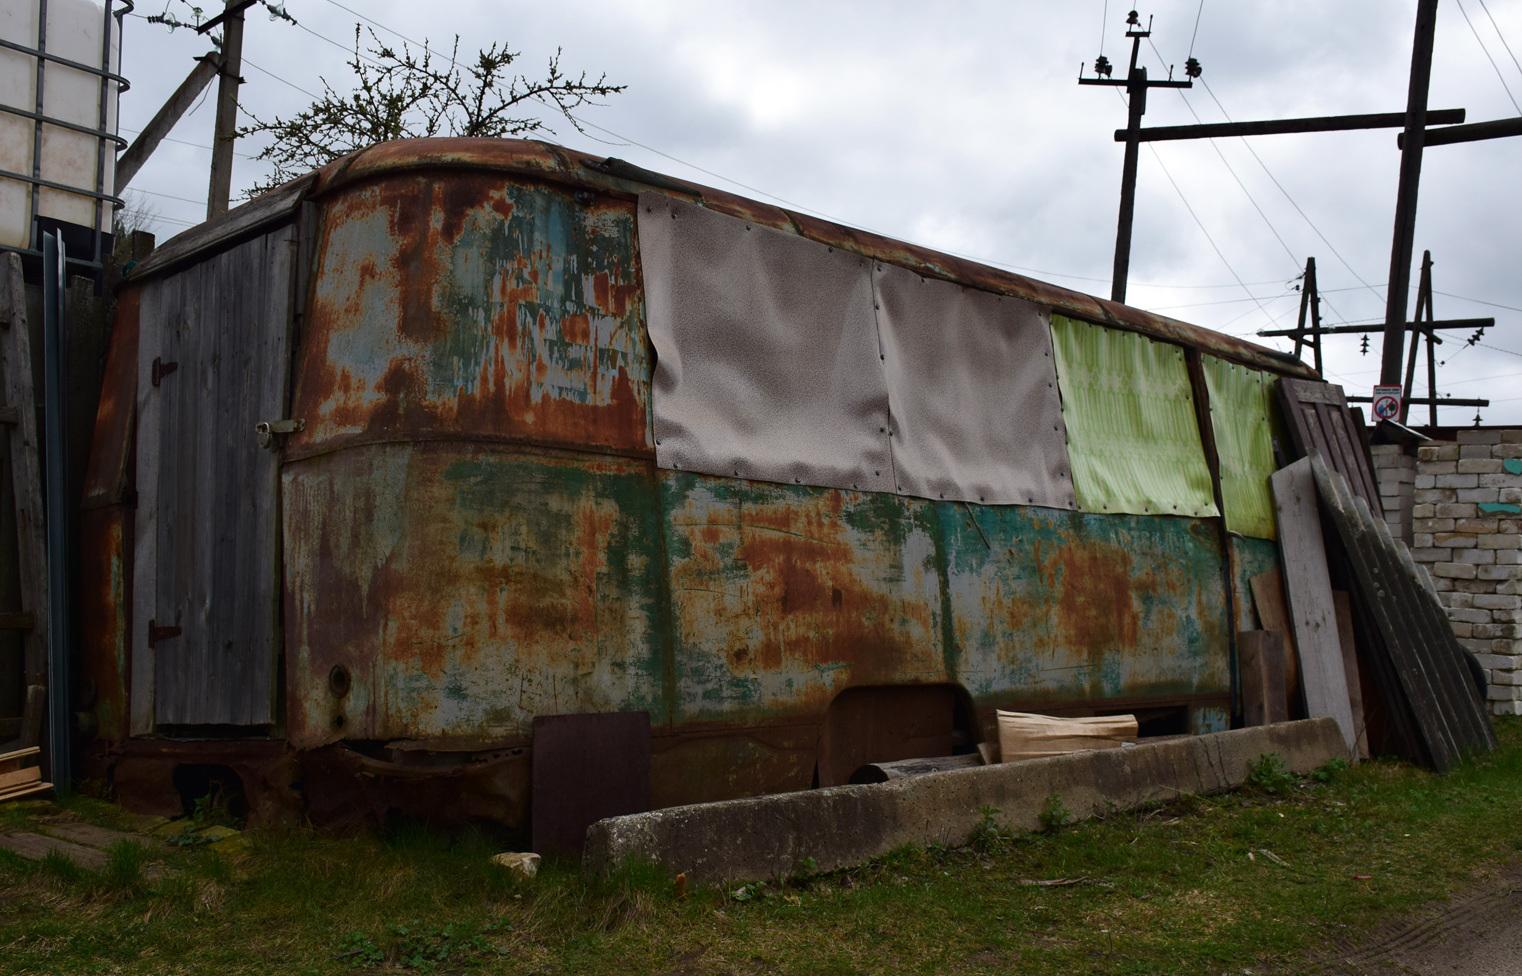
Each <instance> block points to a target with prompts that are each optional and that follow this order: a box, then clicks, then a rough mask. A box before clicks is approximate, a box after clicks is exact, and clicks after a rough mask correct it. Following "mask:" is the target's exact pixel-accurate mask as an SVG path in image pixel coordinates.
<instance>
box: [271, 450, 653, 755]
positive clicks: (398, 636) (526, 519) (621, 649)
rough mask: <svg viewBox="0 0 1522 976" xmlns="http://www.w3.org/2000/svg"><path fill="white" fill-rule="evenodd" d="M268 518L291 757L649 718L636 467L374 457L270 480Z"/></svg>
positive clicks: (648, 569)
mask: <svg viewBox="0 0 1522 976" xmlns="http://www.w3.org/2000/svg"><path fill="white" fill-rule="evenodd" d="M283 501H284V538H285V543H284V545H285V549H284V559H285V621H286V627H287V645H286V646H287V655H288V659H287V665H286V674H287V702H288V730H289V732H288V734H289V737H290V741H291V743H292V744H293V745H295V746H296V747H298V748H302V749H307V748H312V747H315V746H319V745H323V744H325V743H329V742H336V741H338V740H339V739H341V738H349V739H419V740H427V741H429V742H433V743H436V744H438V745H440V746H441V747H446V746H447V747H449V748H459V747H461V746H462V745H468V744H470V743H472V742H511V741H525V740H526V738H527V736H528V733H529V731H530V728H531V725H532V722H533V719H534V716H535V715H539V714H553V713H560V712H579V711H585V712H605V711H623V710H631V709H638V710H642V711H648V712H650V713H651V715H652V719H653V720H656V721H665V720H666V719H667V707H666V699H665V690H664V689H665V681H666V674H665V670H664V662H663V655H662V653H661V649H662V646H663V645H662V638H663V634H664V633H665V630H666V628H665V625H664V623H663V618H662V603H661V600H660V598H659V594H660V592H661V581H660V574H661V572H662V567H661V563H660V559H659V545H658V541H657V540H658V538H659V530H658V528H657V525H656V513H655V504H654V492H653V490H652V484H651V478H650V466H649V463H648V462H642V461H634V460H629V459H623V458H615V457H603V458H599V457H595V456H585V455H584V456H581V457H575V456H568V455H559V454H549V453H543V452H537V451H512V450H507V449H504V448H502V447H501V446H483V445H476V444H459V443H439V442H434V443H421V444H415V445H409V444H386V445H374V446H370V447H365V448H358V449H350V450H344V451H339V452H335V453H331V454H324V455H320V456H317V457H313V458H309V459H307V460H304V461H297V462H292V463H288V464H287V465H286V466H285V469H284V472H283ZM340 667H341V668H343V669H344V670H345V672H346V675H347V677H343V678H339V677H335V669H336V668H340Z"/></svg>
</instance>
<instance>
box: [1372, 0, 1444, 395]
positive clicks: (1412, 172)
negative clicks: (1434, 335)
mask: <svg viewBox="0 0 1522 976" xmlns="http://www.w3.org/2000/svg"><path fill="white" fill-rule="evenodd" d="M1436 28H1437V0H1417V6H1416V37H1415V39H1414V40H1413V41H1412V44H1411V84H1410V88H1409V89H1408V90H1407V93H1406V131H1405V134H1404V137H1403V138H1402V140H1401V155H1400V188H1399V189H1398V190H1397V191H1396V195H1395V234H1394V242H1393V243H1392V245H1391V248H1390V277H1389V279H1388V280H1389V282H1390V285H1389V292H1388V294H1387V296H1386V298H1385V341H1384V349H1383V351H1382V354H1381V357H1380V365H1379V382H1380V385H1381V386H1397V385H1399V384H1400V381H1401V375H1400V374H1401V359H1402V355H1401V354H1402V352H1404V349H1403V346H1404V343H1405V339H1406V291H1407V290H1408V289H1409V288H1410V287H1411V247H1412V241H1413V239H1414V237H1415V233H1416V191H1417V185H1418V183H1419V182H1420V180H1421V175H1422V137H1423V136H1424V135H1425V133H1426V127H1427V87H1428V83H1429V82H1430V81H1431V79H1432V37H1433V34H1434V32H1435V31H1436ZM1413 341H1415V340H1414V339H1413Z"/></svg>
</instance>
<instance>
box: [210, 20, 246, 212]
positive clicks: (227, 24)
mask: <svg viewBox="0 0 1522 976" xmlns="http://www.w3.org/2000/svg"><path fill="white" fill-rule="evenodd" d="M255 2H256V0H227V6H226V7H225V8H224V9H223V11H222V13H221V14H220V15H218V16H216V17H213V18H212V19H211V20H209V21H207V22H206V23H204V24H202V25H201V26H200V27H197V28H196V31H197V32H198V33H202V34H204V33H206V32H207V31H209V30H211V29H212V28H213V27H217V26H221V28H222V70H221V75H222V77H221V79H220V81H219V83H218V86H217V131H216V134H215V136H214V137H213V138H212V141H211V187H210V189H209V190H208V191H207V194H206V219H207V220H212V219H214V218H216V217H220V216H221V215H222V214H225V213H227V208H228V205H229V203H230V202H231V199H232V189H233V139H234V137H235V135H236V133H237V131H238V86H239V85H240V84H242V83H243V79H242V77H240V76H241V74H242V72H243V11H244V10H245V9H247V8H248V7H251V6H253V4H254V3H255Z"/></svg>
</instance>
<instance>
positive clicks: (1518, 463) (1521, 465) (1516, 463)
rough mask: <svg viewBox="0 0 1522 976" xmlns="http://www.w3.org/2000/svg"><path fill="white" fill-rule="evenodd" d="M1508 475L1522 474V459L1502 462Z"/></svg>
mask: <svg viewBox="0 0 1522 976" xmlns="http://www.w3.org/2000/svg"><path fill="white" fill-rule="evenodd" d="M1501 467H1502V468H1504V469H1505V470H1506V473H1507V474H1522V458H1507V459H1506V460H1504V461H1502V462H1501Z"/></svg>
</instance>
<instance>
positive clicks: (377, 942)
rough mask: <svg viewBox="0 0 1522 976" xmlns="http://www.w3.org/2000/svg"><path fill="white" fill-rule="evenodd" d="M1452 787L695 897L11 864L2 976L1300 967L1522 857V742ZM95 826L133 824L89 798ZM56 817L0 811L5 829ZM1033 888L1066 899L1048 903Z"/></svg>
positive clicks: (552, 879) (1314, 796)
mask: <svg viewBox="0 0 1522 976" xmlns="http://www.w3.org/2000/svg"><path fill="white" fill-rule="evenodd" d="M1498 727H1499V731H1500V734H1501V740H1502V748H1501V749H1500V750H1499V751H1498V752H1496V753H1495V754H1493V755H1491V756H1489V757H1486V758H1484V759H1481V760H1477V761H1473V762H1470V763H1468V764H1466V765H1464V766H1462V767H1460V768H1459V769H1458V770H1456V771H1454V772H1453V773H1451V774H1449V775H1448V776H1442V777H1440V776H1435V775H1432V774H1430V773H1427V772H1424V771H1422V770H1419V769H1415V768H1413V767H1411V766H1408V765H1404V764H1401V763H1396V762H1392V761H1376V762H1369V763H1363V764H1360V765H1359V766H1356V767H1353V768H1340V767H1339V766H1337V765H1331V766H1328V767H1326V768H1324V769H1323V770H1320V771H1318V773H1317V774H1316V775H1314V776H1311V777H1307V778H1304V779H1301V778H1297V777H1291V776H1287V775H1286V774H1285V773H1284V771H1283V768H1282V766H1279V765H1277V764H1275V763H1274V762H1271V761H1265V762H1261V763H1259V764H1258V766H1257V767H1255V770H1254V774H1253V783H1252V785H1251V786H1249V787H1248V788H1246V789H1244V790H1242V791H1240V792H1237V793H1233V794H1229V795H1225V796H1218V797H1193V796H1185V797H1182V798H1180V799H1179V800H1178V801H1177V802H1174V803H1171V804H1168V805H1165V806H1158V807H1153V808H1149V809H1145V810H1140V811H1132V812H1126V813H1119V812H1117V813H1112V814H1110V815H1108V816H1106V817H1105V818H1103V819H1101V820H1090V821H1086V822H1083V823H1078V824H1071V823H1069V822H1068V820H1069V814H1068V811H1067V809H1066V808H1065V807H1064V805H1063V804H1062V798H1061V797H1052V798H1049V799H1048V801H1047V807H1046V815H1044V816H1043V818H1042V823H1043V830H1042V831H1041V832H1039V833H1034V834H1023V835H1018V836H1015V835H1010V834H1008V833H1007V832H1004V831H1002V830H1000V829H999V828H998V826H997V824H996V821H995V818H994V815H993V811H988V812H987V816H986V817H985V821H984V824H983V825H982V826H981V827H980V828H979V829H978V830H977V831H976V832H975V834H974V836H973V838H972V840H971V842H970V843H969V844H968V845H967V846H966V847H961V848H955V849H947V848H932V849H928V850H920V849H905V850H900V851H896V852H894V853H893V854H891V855H888V856H886V857H883V858H880V859H878V860H876V861H874V862H872V863H871V864H868V865H865V866H863V867H860V868H855V869H851V870H846V871H835V872H825V873H818V872H813V871H809V872H808V873H807V875H806V876H804V877H800V878H795V879H791V880H788V881H783V882H778V881H770V882H767V883H765V884H755V883H752V884H747V885H729V886H725V887H723V888H716V887H705V886H701V885H694V884H687V885H686V886H685V888H679V887H678V886H677V885H675V884H674V883H673V882H672V881H671V879H670V878H668V877H667V875H666V873H665V872H664V871H661V870H658V869H654V868H651V867H649V866H636V867H631V868H630V869H628V870H627V871H625V872H623V873H622V874H620V875H619V876H617V877H614V878H610V879H603V880H597V881H588V880H584V879H582V878H581V877H580V876H579V874H578V873H577V871H576V870H575V866H574V865H569V864H563V863H555V862H550V863H547V864H545V865H544V867H543V868H542V869H541V872H540V875H539V877H538V878H536V879H534V880H532V881H521V880H517V879H515V878H514V877H513V876H512V875H510V874H508V873H507V872H505V871H502V870H500V869H498V868H496V867H494V866H493V865H491V864H490V863H489V860H488V859H489V858H490V856H491V855H492V854H493V853H496V848H494V847H492V846H491V844H490V842H489V841H488V840H487V839H486V838H484V837H481V836H477V835H472V834H465V835H460V836H446V835H443V834H439V833H434V832H429V831H424V830H417V829H412V830H401V831H392V832H381V831H376V832H371V833H365V834H361V835H359V836H354V837H347V838H341V839H336V840H335V839H330V838H326V837H323V836H320V835H318V834H316V833H314V832H310V831H283V832H268V833H256V834H252V835H250V840H251V842H252V849H251V850H250V851H249V852H248V853H246V854H244V855H239V856H236V857H227V856H219V855H218V854H216V853H215V852H213V851H210V850H207V849H205V848H203V847H188V848H184V849H177V848H168V847H164V848H156V849H153V850H151V851H145V850H144V849H142V848H138V847H136V846H134V845H124V846H120V847H117V848H113V849H112V850H111V851H110V852H109V860H108V866H107V868H106V870H105V871H104V872H103V873H96V872H91V871H86V870H83V869H80V868H78V867H76V866H74V865H72V864H68V863H66V862H61V861H56V860H47V861H42V862H30V861H22V860H20V859H19V858H15V857H7V856H0V906H3V907H0V946H3V947H4V951H3V952H0V971H3V972H17V973H60V974H67V973H97V972H111V973H166V972H218V973H292V974H297V973H299V974H359V973H368V972H379V971H385V972H418V973H469V972H483V973H485V972H491V973H497V972H504V973H506V972H511V973H544V974H552V973H554V974H559V973H589V972H598V973H602V972H614V973H653V974H668V973H693V974H697V973H729V972H736V973H752V972H775V973H811V974H812V973H939V972H969V973H995V972H1009V971H1019V972H1022V973H1053V974H1057V973H1061V974H1070V973H1125V974H1132V976H1141V974H1169V976H1173V974H1188V973H1202V974H1206V973H1208V974H1217V973H1221V972H1223V971H1228V970H1229V971H1231V972H1241V971H1242V970H1243V969H1248V968H1250V969H1253V970H1254V971H1260V972H1261V971H1263V970H1264V969H1283V970H1287V971H1294V970H1295V969H1297V968H1298V967H1299V966H1300V965H1301V964H1302V963H1303V961H1304V960H1305V958H1306V957H1307V953H1309V952H1312V951H1314V950H1317V949H1320V948H1322V947H1325V946H1326V945H1327V944H1329V943H1330V942H1332V941H1334V940H1345V939H1356V938H1357V937H1358V936H1359V935H1360V934H1361V933H1363V932H1365V931H1367V930H1369V929H1372V928H1373V927H1375V926H1377V925H1379V924H1380V923H1382V922H1384V921H1386V920H1388V919H1389V918H1390V916H1391V915H1392V914H1394V913H1399V912H1402V911H1405V910H1409V909H1414V908H1416V907H1418V906H1421V905H1423V904H1425V903H1427V902H1430V901H1432V900H1434V899H1439V898H1442V897H1444V896H1445V895H1447V894H1448V893H1450V892H1453V891H1456V890H1459V889H1462V888H1464V887H1466V886H1468V885H1471V884H1473V883H1474V882H1476V881H1478V880H1482V879H1484V878H1485V877H1487V876H1488V875H1490V874H1494V873H1496V872H1499V871H1501V870H1503V869H1505V868H1507V867H1509V866H1510V865H1512V864H1513V863H1515V861H1516V860H1517V859H1518V857H1519V850H1522V815H1519V814H1522V723H1519V722H1516V721H1503V722H1500V723H1498ZM68 809H69V810H70V811H71V812H72V813H73V814H75V815H78V816H81V817H85V818H87V819H92V820H95V821H96V822H100V823H103V824H107V825H111V824H113V823H115V822H117V818H119V816H120V815H119V814H117V813H116V812H115V811H114V808H112V807H110V806H109V805H108V804H104V803H102V802H101V801H99V800H81V799H75V800H71V801H69V804H68ZM48 810H51V811H52V812H53V813H56V812H57V809H56V808H45V809H42V810H41V812H39V808H31V809H20V810H18V809H15V808H12V809H4V808H0V826H3V827H5V828H7V829H16V828H18V827H24V826H25V824H26V823H27V822H28V821H27V818H28V817H36V816H40V815H45V814H46V813H47V812H48ZM1035 882H1061V883H1059V884H1036V883H1035Z"/></svg>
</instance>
